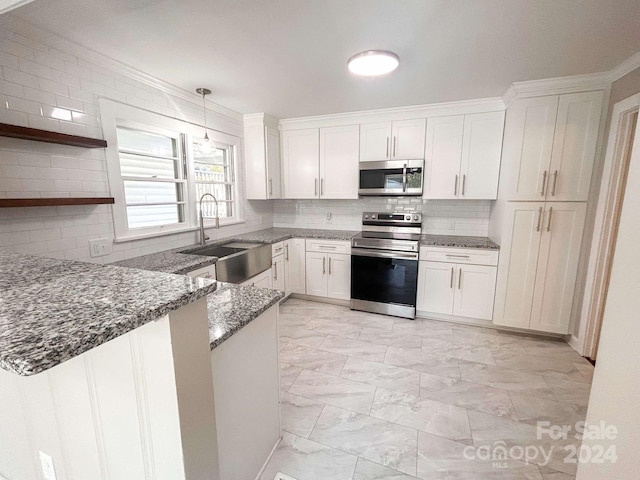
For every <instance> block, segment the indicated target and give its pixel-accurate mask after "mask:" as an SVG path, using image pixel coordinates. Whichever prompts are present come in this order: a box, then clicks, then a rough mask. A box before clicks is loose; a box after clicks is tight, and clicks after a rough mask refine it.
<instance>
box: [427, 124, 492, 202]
mask: <svg viewBox="0 0 640 480" xmlns="http://www.w3.org/2000/svg"><path fill="white" fill-rule="evenodd" d="M503 128H504V112H488V113H477V114H470V115H453V116H447V117H434V118H429V119H428V121H427V139H426V146H425V154H424V158H425V181H424V194H423V197H424V198H431V199H454V198H465V199H475V200H480V199H482V200H492V199H495V198H496V197H497V194H498V178H499V175H500V158H501V153H502V133H503Z"/></svg>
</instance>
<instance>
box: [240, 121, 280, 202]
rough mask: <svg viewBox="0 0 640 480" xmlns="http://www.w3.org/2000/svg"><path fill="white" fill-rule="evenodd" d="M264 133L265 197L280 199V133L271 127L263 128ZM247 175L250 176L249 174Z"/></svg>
mask: <svg viewBox="0 0 640 480" xmlns="http://www.w3.org/2000/svg"><path fill="white" fill-rule="evenodd" d="M264 131H265V133H264V138H265V142H266V144H265V152H266V155H267V195H268V197H269V198H282V180H281V177H282V175H281V171H280V132H279V131H278V129H277V128H273V127H264ZM248 173H249V175H250V174H251V172H248Z"/></svg>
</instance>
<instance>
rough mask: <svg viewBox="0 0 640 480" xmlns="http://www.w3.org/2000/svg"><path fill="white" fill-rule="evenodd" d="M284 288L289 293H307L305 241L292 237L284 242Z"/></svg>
mask: <svg viewBox="0 0 640 480" xmlns="http://www.w3.org/2000/svg"><path fill="white" fill-rule="evenodd" d="M284 271H285V276H284V278H285V280H284V282H285V283H284V288H285V293H286V294H287V295H289V294H291V293H302V294H304V293H306V289H305V241H304V239H303V238H292V239H289V240H287V241H286V242H285V244H284Z"/></svg>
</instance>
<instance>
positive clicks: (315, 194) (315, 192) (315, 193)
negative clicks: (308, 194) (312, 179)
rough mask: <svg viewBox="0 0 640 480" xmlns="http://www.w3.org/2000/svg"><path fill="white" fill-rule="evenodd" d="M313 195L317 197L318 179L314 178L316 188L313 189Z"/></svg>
mask: <svg viewBox="0 0 640 480" xmlns="http://www.w3.org/2000/svg"><path fill="white" fill-rule="evenodd" d="M313 195H314V196H316V197H317V196H318V179H317V178H316V188H315V191H314V193H313Z"/></svg>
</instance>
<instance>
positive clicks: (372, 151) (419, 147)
mask: <svg viewBox="0 0 640 480" xmlns="http://www.w3.org/2000/svg"><path fill="white" fill-rule="evenodd" d="M425 124H426V120H425V119H424V118H419V119H413V120H398V121H395V122H376V123H363V124H361V125H360V161H361V162H369V161H377V160H393V159H397V160H404V159H415V158H423V157H424V141H425Z"/></svg>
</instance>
